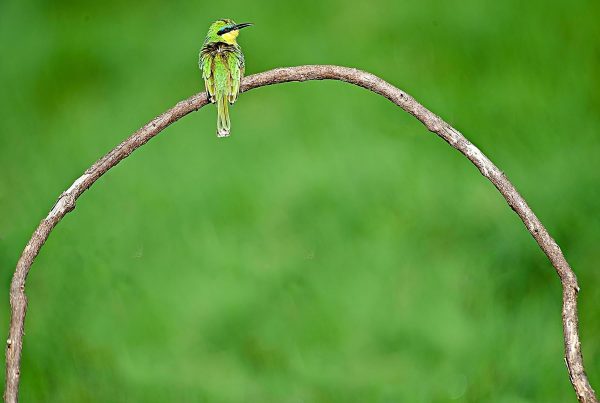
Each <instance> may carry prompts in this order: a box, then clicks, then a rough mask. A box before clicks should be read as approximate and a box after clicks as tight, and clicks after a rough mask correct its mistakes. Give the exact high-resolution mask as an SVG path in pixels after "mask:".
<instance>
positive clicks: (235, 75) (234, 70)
mask: <svg viewBox="0 0 600 403" xmlns="http://www.w3.org/2000/svg"><path fill="white" fill-rule="evenodd" d="M250 25H252V24H250V23H248V22H245V23H243V24H236V23H235V22H234V21H232V20H228V19H224V20H218V21H215V22H213V23H212V25H211V26H210V28H209V29H208V34H207V35H206V40H205V41H204V45H203V46H202V50H201V51H200V61H199V65H200V70H201V71H202V78H203V79H204V84H205V85H206V91H207V92H208V96H209V100H210V102H212V103H216V104H217V136H218V137H227V136H229V130H230V128H231V123H230V121H229V105H228V103H230V104H233V103H234V102H235V100H236V99H237V96H238V93H239V91H240V82H241V81H242V77H243V76H244V54H243V53H242V48H240V45H238V43H237V41H236V39H237V37H238V35H239V33H240V29H242V28H246V27H249V26H250Z"/></svg>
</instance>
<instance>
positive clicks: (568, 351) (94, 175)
mask: <svg viewBox="0 0 600 403" xmlns="http://www.w3.org/2000/svg"><path fill="white" fill-rule="evenodd" d="M308 80H340V81H345V82H348V83H351V84H354V85H357V86H359V87H363V88H366V89H368V90H370V91H372V92H375V93H377V94H379V95H381V96H384V97H385V98H387V99H389V100H390V101H392V102H393V103H394V104H396V105H398V106H399V107H401V108H402V109H404V110H405V111H406V112H408V113H410V114H411V115H413V116H414V117H416V118H417V119H418V120H419V121H421V122H422V123H423V124H424V125H425V126H426V127H427V129H429V131H431V132H433V133H435V134H437V135H438V136H439V137H441V138H443V139H444V140H445V141H446V142H448V144H450V145H451V146H452V147H454V148H455V149H457V150H458V151H460V152H461V153H462V154H463V155H464V156H465V157H467V158H468V159H469V160H470V161H471V162H472V163H473V164H474V165H475V166H476V167H477V168H478V169H479V171H480V172H481V174H482V175H483V176H485V177H486V178H487V179H488V180H489V181H490V182H492V183H493V184H494V186H496V188H497V189H498V190H499V191H500V193H501V194H502V196H503V197H504V198H505V199H506V202H507V203H508V205H509V206H510V207H511V208H512V209H513V210H514V211H515V212H516V213H517V214H518V215H519V217H520V218H521V220H522V221H523V223H524V224H525V227H526V228H527V230H528V231H529V233H530V234H531V235H532V236H533V237H534V238H535V240H536V242H537V243H538V245H539V246H540V248H541V249H542V251H544V253H545V254H546V256H548V259H549V260H550V262H551V263H552V266H554V268H555V269H556V272H557V273H558V276H559V277H560V281H561V283H562V290H563V292H562V296H563V307H562V321H563V335H564V344H565V362H566V364H567V369H568V371H569V377H570V379H571V383H572V384H573V388H574V389H575V392H576V394H577V398H578V399H579V401H580V402H585V403H597V402H598V399H597V398H596V395H595V392H594V390H593V389H592V387H591V386H590V383H589V381H588V379H587V376H586V374H585V371H584V367H583V357H582V355H581V345H580V342H579V334H578V316H577V293H578V292H579V286H578V285H577V278H576V277H575V273H573V270H572V269H571V267H570V266H569V264H568V263H567V261H566V259H565V257H564V256H563V254H562V251H561V250H560V248H559V246H558V245H557V244H556V242H555V241H554V239H552V237H551V236H550V234H548V231H547V230H546V228H544V226H543V225H542V223H541V222H540V220H539V219H538V218H537V217H536V215H535V214H534V213H533V211H532V210H531V208H530V207H529V206H528V205H527V203H526V202H525V199H523V197H522V196H521V195H520V194H519V193H518V192H517V190H516V189H515V187H514V186H513V185H512V183H510V181H509V180H508V178H507V177H506V175H504V174H503V173H502V171H500V169H498V167H496V165H494V164H493V163H492V162H491V161H490V160H489V159H488V158H487V157H486V156H485V155H484V154H483V153H482V152H481V151H480V150H479V149H478V148H477V147H476V146H475V145H473V144H472V143H471V142H469V140H467V139H466V138H465V137H464V136H463V135H462V134H461V133H459V132H458V130H456V129H454V128H453V127H452V126H450V125H449V124H448V123H446V122H444V121H443V120H442V119H441V118H439V117H438V116H437V115H435V114H434V113H432V112H431V111H429V110H428V109H427V108H425V107H424V106H423V105H421V104H420V103H418V102H417V101H416V100H415V99H414V98H412V97H411V96H410V95H408V94H406V93H405V92H403V91H401V90H399V89H398V88H396V87H394V86H393V85H391V84H389V83H388V82H386V81H384V80H382V79H381V78H379V77H376V76H374V75H373V74H370V73H366V72H364V71H360V70H356V69H353V68H348V67H339V66H298V67H287V68H279V69H274V70H270V71H266V72H264V73H259V74H255V75H252V76H249V77H246V78H245V79H244V80H243V82H242V91H248V90H251V89H253V88H258V87H262V86H266V85H271V84H278V83H284V82H290V81H308ZM207 103H208V102H207V98H206V94H205V93H200V94H197V95H194V96H192V97H191V98H188V99H186V100H185V101H182V102H179V103H178V104H177V105H175V106H174V107H173V108H171V109H169V110H168V111H166V112H165V113H163V114H162V115H160V116H158V117H157V118H155V119H153V120H152V121H151V122H150V123H148V124H146V125H145V126H144V127H142V128H141V129H139V130H138V131H136V132H135V133H133V134H132V135H131V136H130V137H129V138H127V139H126V140H125V141H123V142H122V143H121V144H119V145H118V146H117V147H116V148H115V149H113V150H112V151H111V152H109V153H108V154H106V155H105V156H104V157H102V158H101V159H100V160H99V161H97V162H96V163H95V164H94V165H92V167H90V168H89V169H88V170H87V171H85V173H84V174H83V175H82V176H81V177H79V178H78V179H77V180H76V181H75V182H74V183H73V184H72V185H71V187H69V189H67V190H66V191H65V192H64V193H63V194H61V196H60V198H59V199H58V201H57V202H56V204H55V205H54V207H53V208H52V210H51V211H50V213H49V214H48V216H47V217H46V218H44V219H43V220H42V222H41V223H40V224H39V226H38V227H37V229H36V230H35V232H34V233H33V236H32V237H31V239H30V240H29V242H28V243H27V246H26V247H25V249H24V250H23V253H22V254H21V257H20V258H19V261H18V263H17V267H16V270H15V274H14V276H13V279H12V283H11V287H10V305H11V322H10V331H9V336H8V340H7V346H6V389H5V392H4V400H5V402H10V403H16V402H17V399H18V391H19V375H20V364H21V350H22V348H23V325H24V321H25V314H26V312H27V298H26V296H25V280H26V279H27V274H28V273H29V270H30V268H31V265H32V263H33V261H34V259H35V257H36V256H37V254H38V253H39V251H40V249H41V247H42V246H43V245H44V243H45V242H46V240H47V239H48V236H49V235H50V232H51V231H52V229H53V228H54V227H55V226H56V224H58V223H59V222H60V220H62V218H63V217H64V216H65V215H66V214H67V213H69V212H70V211H72V210H73V209H74V208H75V202H76V200H77V199H78V198H79V196H81V194H82V193H83V192H85V191H86V190H87V189H88V188H89V187H90V186H92V185H93V184H94V183H95V182H96V181H97V180H98V178H100V177H101V176H102V175H104V174H105V173H106V172H107V171H108V170H109V169H111V168H113V167H114V166H115V165H117V164H118V163H119V162H121V161H122V160H123V159H125V158H126V157H127V156H129V154H131V153H132V152H133V151H135V150H136V149H137V148H139V147H141V146H142V145H144V144H146V143H147V142H148V141H149V140H150V139H151V138H153V137H154V136H156V135H157V134H159V133H160V132H161V131H162V130H163V129H164V128H166V127H167V126H169V125H170V124H172V123H174V122H176V121H177V120H178V119H180V118H181V117H183V116H185V115H187V114H188V113H190V112H193V111H196V110H198V109H200V108H202V107H203V106H204V105H206V104H207Z"/></svg>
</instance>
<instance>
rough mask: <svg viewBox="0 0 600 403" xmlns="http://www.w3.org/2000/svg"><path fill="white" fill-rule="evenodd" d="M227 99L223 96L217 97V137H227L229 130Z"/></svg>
mask: <svg viewBox="0 0 600 403" xmlns="http://www.w3.org/2000/svg"><path fill="white" fill-rule="evenodd" d="M227 98H228V97H227V96H226V95H224V94H223V95H221V96H219V97H217V137H227V136H229V130H230V129H231V122H230V121H229V103H228V102H227Z"/></svg>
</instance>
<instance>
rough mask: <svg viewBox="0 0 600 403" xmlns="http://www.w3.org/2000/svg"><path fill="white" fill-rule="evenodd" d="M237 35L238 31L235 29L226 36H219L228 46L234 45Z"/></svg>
mask: <svg viewBox="0 0 600 403" xmlns="http://www.w3.org/2000/svg"><path fill="white" fill-rule="evenodd" d="M239 34H240V31H239V30H238V29H236V30H234V31H229V32H227V33H226V34H223V35H221V38H223V39H224V40H225V42H226V43H228V44H230V45H235V43H236V42H235V39H236V38H237V37H238V35H239Z"/></svg>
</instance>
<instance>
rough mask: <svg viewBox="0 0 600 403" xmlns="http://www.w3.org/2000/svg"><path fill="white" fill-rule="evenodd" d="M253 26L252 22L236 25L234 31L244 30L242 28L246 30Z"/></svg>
mask: <svg viewBox="0 0 600 403" xmlns="http://www.w3.org/2000/svg"><path fill="white" fill-rule="evenodd" d="M252 25H253V24H252V23H251V22H242V23H241V24H236V25H234V26H233V29H242V28H246V27H250V26H252Z"/></svg>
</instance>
